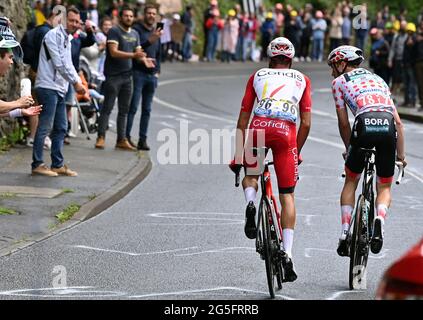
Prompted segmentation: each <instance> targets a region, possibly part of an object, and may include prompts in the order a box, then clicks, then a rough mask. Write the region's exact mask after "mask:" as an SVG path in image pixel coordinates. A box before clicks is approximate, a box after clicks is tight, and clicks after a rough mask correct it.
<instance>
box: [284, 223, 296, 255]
mask: <svg viewBox="0 0 423 320" xmlns="http://www.w3.org/2000/svg"><path fill="white" fill-rule="evenodd" d="M282 240H283V247H284V249H285V252H286V253H287V254H288V256H289V257H292V244H293V243H294V230H293V229H283V230H282Z"/></svg>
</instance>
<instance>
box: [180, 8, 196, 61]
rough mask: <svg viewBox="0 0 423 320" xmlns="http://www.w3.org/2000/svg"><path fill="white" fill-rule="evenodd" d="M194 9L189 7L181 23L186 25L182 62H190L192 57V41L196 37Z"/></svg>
mask: <svg viewBox="0 0 423 320" xmlns="http://www.w3.org/2000/svg"><path fill="white" fill-rule="evenodd" d="M193 16H194V8H193V6H192V5H187V6H186V10H185V12H184V14H183V15H182V18H181V22H182V23H183V24H184V25H185V33H184V39H183V41H182V61H185V62H186V61H189V59H191V57H192V41H193V37H194V30H195V22H194V19H193Z"/></svg>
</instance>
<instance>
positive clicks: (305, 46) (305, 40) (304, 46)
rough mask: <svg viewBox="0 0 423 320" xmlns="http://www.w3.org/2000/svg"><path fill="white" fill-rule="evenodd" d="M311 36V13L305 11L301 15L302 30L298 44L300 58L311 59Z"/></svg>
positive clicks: (302, 59)
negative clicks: (299, 44)
mask: <svg viewBox="0 0 423 320" xmlns="http://www.w3.org/2000/svg"><path fill="white" fill-rule="evenodd" d="M312 36H313V25H312V15H311V13H310V12H305V13H304V16H303V31H302V34H301V41H300V43H301V46H300V60H301V61H304V60H305V61H307V62H309V61H311V58H310V54H309V51H310V43H311V37H312Z"/></svg>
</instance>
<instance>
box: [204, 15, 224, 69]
mask: <svg viewBox="0 0 423 320" xmlns="http://www.w3.org/2000/svg"><path fill="white" fill-rule="evenodd" d="M219 17H220V12H219V10H218V9H214V10H213V12H212V13H211V17H210V18H209V19H208V20H207V22H206V27H207V55H206V56H207V61H208V62H214V61H215V55H216V48H217V41H218V38H219V31H220V30H222V29H223V22H222V20H220V18H219Z"/></svg>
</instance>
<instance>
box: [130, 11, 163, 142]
mask: <svg viewBox="0 0 423 320" xmlns="http://www.w3.org/2000/svg"><path fill="white" fill-rule="evenodd" d="M156 15H157V9H156V7H154V6H153V5H146V6H145V8H144V22H143V23H137V24H135V25H134V29H135V30H136V31H137V33H138V35H139V38H140V42H141V46H142V47H143V48H144V50H145V52H146V54H147V58H148V59H150V60H153V61H155V62H156V65H155V66H154V65H150V66H146V65H143V64H140V63H137V62H136V63H134V94H133V96H132V100H131V106H130V109H129V113H128V122H127V126H126V138H127V140H128V141H129V143H130V144H131V146H134V147H135V144H134V143H133V142H132V140H131V129H132V125H133V121H134V117H135V114H136V112H137V110H138V107H139V105H140V100H141V96H142V102H141V119H140V127H139V134H138V137H139V140H138V144H137V145H136V148H137V149H138V150H150V147H149V146H148V144H147V136H148V124H149V121H150V113H151V107H152V104H153V97H154V93H155V91H156V88H157V82H158V77H159V74H160V56H161V53H160V47H161V46H160V36H161V32H162V29H157V28H155V25H156Z"/></svg>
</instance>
